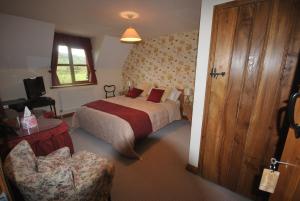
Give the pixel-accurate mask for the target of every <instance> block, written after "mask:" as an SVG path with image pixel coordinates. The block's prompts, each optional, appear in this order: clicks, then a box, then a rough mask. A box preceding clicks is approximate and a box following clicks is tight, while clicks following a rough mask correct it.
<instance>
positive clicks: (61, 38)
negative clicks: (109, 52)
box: [51, 33, 97, 86]
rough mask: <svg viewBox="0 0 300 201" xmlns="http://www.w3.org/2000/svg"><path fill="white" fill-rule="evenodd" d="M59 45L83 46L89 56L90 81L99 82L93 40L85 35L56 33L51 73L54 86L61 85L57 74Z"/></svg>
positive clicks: (87, 56)
mask: <svg viewBox="0 0 300 201" xmlns="http://www.w3.org/2000/svg"><path fill="white" fill-rule="evenodd" d="M58 45H67V46H70V47H73V48H82V49H84V50H85V54H86V58H87V66H88V71H89V72H90V73H89V74H90V77H89V82H90V83H92V84H97V77H96V73H95V67H94V61H93V55H92V45H91V40H90V39H89V38H85V37H78V36H71V35H67V34H62V33H55V34H54V40H53V48H52V61H51V74H52V86H59V85H60V83H59V79H58V77H57V74H56V70H57V59H58Z"/></svg>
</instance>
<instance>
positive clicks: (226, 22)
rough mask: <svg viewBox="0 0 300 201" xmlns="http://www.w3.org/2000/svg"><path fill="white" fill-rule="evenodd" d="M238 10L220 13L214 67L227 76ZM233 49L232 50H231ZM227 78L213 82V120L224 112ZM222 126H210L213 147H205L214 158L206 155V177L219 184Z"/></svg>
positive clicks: (211, 108) (211, 106) (209, 139)
mask: <svg viewBox="0 0 300 201" xmlns="http://www.w3.org/2000/svg"><path fill="white" fill-rule="evenodd" d="M237 14H238V9H237V8H228V9H224V10H221V11H220V12H219V13H218V16H217V18H218V21H219V23H218V26H217V29H218V30H219V31H218V32H217V33H218V34H217V36H216V41H217V42H216V47H215V50H216V51H215V55H216V58H219V59H218V60H216V61H214V67H216V68H217V69H218V70H219V71H222V72H225V75H228V73H229V66H230V59H231V53H232V44H233V39H234V33H235V26H236V19H237ZM230 47H231V48H230ZM226 78H227V76H226V77H225V78H224V79H223V78H222V79H218V80H217V82H211V91H210V92H211V93H210V97H211V103H212V104H210V106H209V111H210V117H211V118H213V119H218V117H219V116H220V115H221V114H222V113H223V112H224V111H223V107H222V106H223V103H224V98H225V90H226V85H227V80H226ZM219 130H220V124H215V125H214V124H208V125H207V131H208V132H209V133H211V135H209V136H207V138H206V141H207V144H209V145H212V146H207V147H205V151H206V152H208V153H210V154H212V155H213V156H214V157H210V154H209V155H205V157H204V159H203V161H204V163H205V164H208V166H209V167H208V168H206V169H205V170H204V171H205V175H207V176H208V177H209V178H210V179H211V180H213V181H215V182H217V179H218V178H217V175H216V174H214V173H215V172H216V171H218V168H219V164H218V154H219V151H220V143H221V138H220V137H221V136H220V135H219Z"/></svg>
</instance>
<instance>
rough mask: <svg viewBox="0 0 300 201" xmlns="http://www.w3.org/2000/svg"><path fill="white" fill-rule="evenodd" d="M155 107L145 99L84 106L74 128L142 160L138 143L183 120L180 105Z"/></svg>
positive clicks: (115, 99) (122, 98)
mask: <svg viewBox="0 0 300 201" xmlns="http://www.w3.org/2000/svg"><path fill="white" fill-rule="evenodd" d="M182 101H183V97H180V98H179V101H177V102H175V101H171V100H166V101H165V102H160V103H154V102H151V101H147V100H146V97H137V98H130V97H126V96H117V97H113V98H108V99H103V100H98V101H94V102H91V103H88V104H85V105H83V106H81V107H80V108H79V109H78V110H77V111H76V112H75V114H74V116H73V122H72V124H73V128H78V127H81V128H82V129H84V130H86V131H88V132H89V133H91V134H92V135H94V136H96V137H98V138H100V139H102V140H104V141H106V142H108V143H110V144H111V145H112V146H113V147H114V148H115V149H116V150H117V151H118V152H119V153H121V154H123V155H125V156H126V157H130V158H139V155H138V154H137V153H136V152H135V150H134V145H135V142H136V141H138V140H139V139H143V138H146V137H147V136H148V135H150V134H152V133H154V132H156V131H157V130H159V129H160V128H162V127H164V126H166V125H168V124H169V123H171V122H173V121H175V120H180V119H181V102H182Z"/></svg>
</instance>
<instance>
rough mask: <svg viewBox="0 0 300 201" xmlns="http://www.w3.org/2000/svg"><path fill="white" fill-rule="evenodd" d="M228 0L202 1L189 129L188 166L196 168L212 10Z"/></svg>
mask: <svg viewBox="0 0 300 201" xmlns="http://www.w3.org/2000/svg"><path fill="white" fill-rule="evenodd" d="M225 2H229V0H202V5H201V16H200V28H199V39H198V54H197V65H196V79H195V92H194V97H195V98H194V106H193V123H192V129H191V139H190V150H189V162H188V163H189V164H190V165H192V166H195V167H198V160H199V151H200V140H201V129H202V122H203V117H204V116H203V115H204V101H205V89H206V79H207V69H208V60H209V51H210V37H211V28H212V18H213V8H214V6H215V5H217V4H221V3H225Z"/></svg>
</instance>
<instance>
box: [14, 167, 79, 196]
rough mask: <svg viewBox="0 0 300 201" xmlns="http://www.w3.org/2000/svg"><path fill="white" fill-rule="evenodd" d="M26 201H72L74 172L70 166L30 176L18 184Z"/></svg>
mask: <svg viewBox="0 0 300 201" xmlns="http://www.w3.org/2000/svg"><path fill="white" fill-rule="evenodd" d="M16 185H17V186H18V189H19V190H20V192H21V193H22V195H23V198H24V199H25V200H26V201H37V200H70V201H71V199H69V198H70V197H72V195H74V194H75V187H74V181H73V175H72V171H71V170H70V168H69V167H68V166H58V167H57V168H56V169H54V170H52V171H48V172H43V173H36V174H32V175H28V176H27V177H26V178H24V180H20V181H17V182H16Z"/></svg>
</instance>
